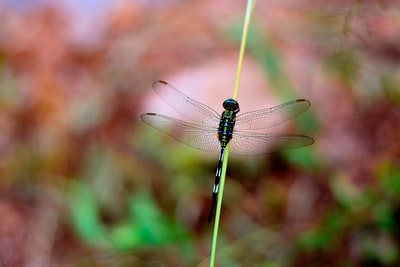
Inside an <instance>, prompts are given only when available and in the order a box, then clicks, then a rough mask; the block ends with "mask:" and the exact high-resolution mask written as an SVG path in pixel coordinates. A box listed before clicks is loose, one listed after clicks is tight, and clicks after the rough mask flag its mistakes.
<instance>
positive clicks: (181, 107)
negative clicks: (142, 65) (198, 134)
mask: <svg viewBox="0 0 400 267" xmlns="http://www.w3.org/2000/svg"><path fill="white" fill-rule="evenodd" d="M153 90H154V91H155V92H156V93H157V94H158V95H159V96H160V97H161V98H162V99H163V100H164V101H165V102H166V103H167V104H168V105H170V106H171V107H172V108H173V109H175V111H177V112H178V113H179V114H181V115H182V116H184V117H185V118H187V119H189V120H191V121H193V122H197V123H201V124H205V125H210V126H211V125H218V122H219V119H220V114H218V112H216V111H215V110H214V109H212V108H210V107H208V106H206V105H204V104H202V103H200V102H199V101H196V100H194V99H192V98H190V97H188V96H186V95H185V94H183V93H182V92H180V91H179V90H178V89H176V88H175V87H173V86H172V85H170V84H169V83H167V82H164V81H156V82H154V83H153Z"/></svg>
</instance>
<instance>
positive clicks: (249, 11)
mask: <svg viewBox="0 0 400 267" xmlns="http://www.w3.org/2000/svg"><path fill="white" fill-rule="evenodd" d="M255 2H256V0H248V1H247V6H246V15H245V18H244V25H243V33H242V41H241V43H240V52H239V60H238V67H237V72H236V81H235V88H234V91H233V98H234V99H237V95H238V90H239V84H240V75H241V73H242V66H243V58H244V51H245V48H246V41H247V32H248V28H249V24H250V18H251V14H252V11H253V8H254V5H255ZM229 150H230V144H228V145H227V146H226V148H225V152H224V158H223V162H222V172H221V180H220V184H219V191H218V202H217V210H216V214H215V222H214V232H213V240H212V247H211V256H210V267H214V264H215V256H216V249H217V239H218V226H219V220H220V215H221V206H222V197H223V195H224V186H225V176H226V168H227V166H228V155H229Z"/></svg>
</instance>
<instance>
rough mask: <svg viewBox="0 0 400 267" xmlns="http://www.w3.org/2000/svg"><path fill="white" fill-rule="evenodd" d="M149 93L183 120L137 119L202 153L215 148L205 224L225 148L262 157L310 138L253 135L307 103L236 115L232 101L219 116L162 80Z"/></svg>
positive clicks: (155, 116)
mask: <svg viewBox="0 0 400 267" xmlns="http://www.w3.org/2000/svg"><path fill="white" fill-rule="evenodd" d="M153 90H154V91H155V92H156V93H157V94H158V95H159V96H160V97H161V98H162V99H163V100H164V101H165V102H166V103H167V104H169V105H170V106H171V107H172V108H173V109H174V110H175V111H177V112H178V113H179V114H180V115H182V116H183V117H184V118H185V119H187V120H180V119H177V118H172V117H169V116H165V115H162V114H158V113H144V114H142V115H141V116H140V119H141V120H142V121H143V122H144V123H146V124H148V125H149V126H151V127H153V128H155V129H157V130H159V131H161V132H162V133H164V134H167V135H169V136H171V137H173V138H174V139H176V140H178V141H180V142H182V143H184V144H186V145H188V146H190V147H193V148H195V149H199V150H202V151H206V152H215V151H218V149H219V157H218V163H217V170H216V173H215V181H214V186H213V191H212V198H211V207H210V211H209V215H208V220H207V221H208V223H210V222H211V221H212V218H213V216H214V210H215V206H216V201H217V197H218V191H219V183H220V179H221V172H222V162H223V158H224V153H225V149H226V147H227V145H228V144H230V152H231V153H232V154H233V155H237V156H253V155H263V154H268V153H271V152H276V151H278V150H282V149H289V148H297V147H303V146H308V145H311V144H313V143H314V139H313V138H311V137H309V136H307V135H303V134H276V133H263V132H257V131H258V130H264V129H268V128H271V127H275V126H278V125H280V124H283V123H284V122H287V121H288V120H291V119H293V118H295V117H297V116H298V115H300V114H301V113H303V112H304V111H306V110H307V109H309V107H310V101H308V100H306V99H296V100H293V101H290V102H286V103H284V104H281V105H278V106H274V107H270V108H265V109H259V110H254V111H250V112H245V113H242V114H239V115H237V114H238V113H239V111H240V108H239V103H238V102H237V101H236V100H235V99H232V98H229V99H227V100H225V101H224V102H223V104H222V106H223V108H224V111H223V112H222V114H221V115H220V114H219V113H218V112H217V111H215V110H214V109H213V108H211V107H209V106H207V105H205V104H202V103H200V102H199V101H196V100H194V99H192V98H190V97H188V96H186V95H185V94H183V93H182V92H181V91H179V90H178V89H176V88H175V87H174V86H172V85H170V84H169V83H167V82H165V81H161V80H159V81H156V82H154V83H153Z"/></svg>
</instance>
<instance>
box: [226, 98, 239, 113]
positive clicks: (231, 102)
mask: <svg viewBox="0 0 400 267" xmlns="http://www.w3.org/2000/svg"><path fill="white" fill-rule="evenodd" d="M222 106H223V107H224V109H226V110H229V111H233V112H234V113H238V112H239V110H240V108H239V103H238V102H237V101H236V100H235V99H232V98H229V99H227V100H225V101H224V103H223V104H222Z"/></svg>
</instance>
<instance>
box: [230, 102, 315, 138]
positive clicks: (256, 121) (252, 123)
mask: <svg viewBox="0 0 400 267" xmlns="http://www.w3.org/2000/svg"><path fill="white" fill-rule="evenodd" d="M309 107H310V101H308V100H306V99H296V100H293V101H290V102H286V103H283V104H281V105H278V106H275V107H271V108H266V109H259V110H255V111H250V112H246V113H243V114H239V115H238V116H237V117H236V126H235V128H236V129H237V130H243V131H245V130H250V131H251V130H261V129H267V128H270V127H274V126H278V125H280V124H282V123H284V122H286V121H288V120H291V119H293V118H295V117H297V116H298V115H300V114H301V113H303V112H304V111H306V110H307V109H308V108H309Z"/></svg>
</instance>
